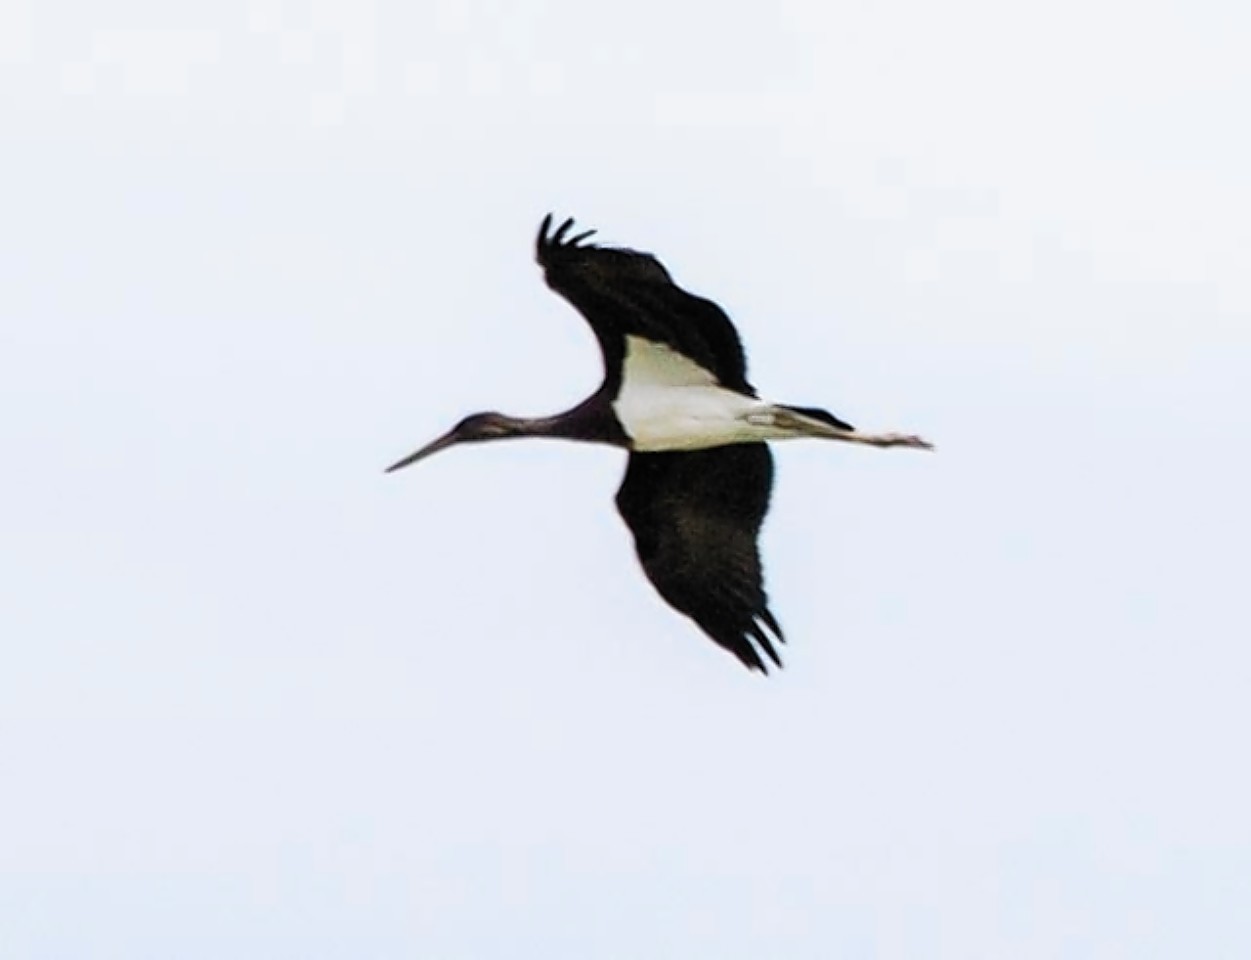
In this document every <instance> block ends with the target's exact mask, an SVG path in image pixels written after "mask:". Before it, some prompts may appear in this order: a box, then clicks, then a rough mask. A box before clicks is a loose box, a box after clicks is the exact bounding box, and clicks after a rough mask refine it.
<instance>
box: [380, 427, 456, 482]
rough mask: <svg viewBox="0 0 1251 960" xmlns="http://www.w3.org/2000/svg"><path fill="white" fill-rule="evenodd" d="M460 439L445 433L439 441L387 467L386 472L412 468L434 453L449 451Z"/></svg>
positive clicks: (434, 441) (453, 434) (428, 444)
mask: <svg viewBox="0 0 1251 960" xmlns="http://www.w3.org/2000/svg"><path fill="white" fill-rule="evenodd" d="M458 439H460V438H459V437H457V436H456V434H455V433H454V432H453V433H445V434H444V435H443V436H441V437H439V439H438V440H433V441H431V442H430V443H427V444H426V445H425V446H424V447H422V448H421V449H420V450H418V451H417V452H415V453H410V454H409V455H408V456H407V457H405V458H404V459H403V460H397V461H395V463H393V464H391V466H389V467H387V469H386V471H385V472H386V473H394V472H395V471H396V470H399V469H401V468H403V467H407V466H410V465H412V464H414V463H416V462H417V461H418V460H424V459H425V458H426V457H428V456H430V455H431V454H433V453H438V452H439V451H440V450H445V449H447V448H448V447H450V446H451V445H452V444H454V443H455V442H456V441H457V440H458Z"/></svg>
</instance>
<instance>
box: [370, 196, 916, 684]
mask: <svg viewBox="0 0 1251 960" xmlns="http://www.w3.org/2000/svg"><path fill="white" fill-rule="evenodd" d="M593 233H594V231H589V230H588V231H584V232H581V233H575V232H574V226H573V221H572V220H565V221H564V222H563V223H561V224H560V225H559V226H558V227H556V228H555V230H553V229H552V217H551V216H550V215H548V216H547V217H545V218H544V219H543V223H542V225H541V226H540V228H539V233H538V237H537V239H536V244H535V254H536V258H537V260H538V263H539V265H540V266H541V267H542V268H543V274H544V277H545V279H546V281H547V284H548V286H549V287H551V288H552V290H554V291H555V292H557V293H559V294H560V295H561V296H562V297H564V298H565V299H566V300H568V301H569V302H570V303H571V304H573V306H574V307H576V308H577V310H578V311H579V312H580V313H581V314H582V315H583V317H585V318H586V320H587V322H588V323H589V324H590V326H591V330H592V331H593V332H594V334H595V338H596V340H597V341H598V342H599V345H600V349H601V351H602V352H603V356H604V381H603V383H602V384H601V386H600V387H599V389H598V390H596V392H595V393H594V394H592V395H591V396H590V397H588V398H587V399H586V400H584V401H583V402H582V403H580V404H578V405H577V406H575V407H573V408H572V409H570V410H568V411H566V412H565V413H561V414H557V415H555V416H551V417H538V418H521V417H510V416H506V415H505V414H501V413H481V414H475V415H473V416H471V417H467V418H465V419H464V420H462V421H461V422H460V423H459V424H457V425H456V426H455V427H454V428H453V429H452V430H451V431H449V432H448V433H447V434H445V435H444V436H442V437H439V438H438V439H436V440H434V441H433V442H431V443H429V444H427V445H426V446H425V447H422V448H421V449H420V450H418V451H417V452H415V453H413V454H410V455H409V456H407V457H405V458H403V459H402V460H400V461H398V462H397V463H395V464H393V465H392V466H391V467H389V468H388V470H389V471H390V470H397V469H399V468H400V467H403V466H407V465H408V464H411V463H414V462H416V461H418V460H420V459H422V458H423V457H427V456H429V455H430V454H433V453H436V452H437V451H439V450H442V449H445V448H446V447H448V446H451V445H452V444H454V443H459V442H465V441H480V440H495V439H503V438H507V437H554V438H563V439H569V440H584V441H593V442H599V443H608V444H612V445H615V446H620V447H625V448H626V449H628V450H629V451H630V459H629V463H628V465H627V467H626V472H625V477H624V479H623V480H622V483H621V488H620V489H619V490H618V492H617V509H618V510H619V511H620V513H621V516H622V518H623V519H624V520H625V522H626V525H627V526H628V527H629V528H630V531H631V533H632V534H633V535H634V543H635V549H636V551H637V553H638V558H639V561H640V563H641V564H642V566H643V570H644V572H645V573H646V575H647V577H648V579H649V580H650V581H651V582H652V584H653V586H655V588H656V590H657V591H658V592H659V593H660V595H661V597H663V598H664V599H665V601H666V602H668V603H669V604H670V605H671V606H672V607H673V608H674V609H676V610H678V611H680V612H681V613H683V614H685V615H686V616H688V617H690V618H691V619H692V620H693V621H694V622H695V623H696V624H698V626H699V627H700V629H702V630H703V631H704V633H706V634H707V635H708V636H709V637H711V638H712V639H713V640H714V641H715V642H716V643H717V644H719V645H720V646H722V647H724V648H725V649H726V650H728V651H729V652H730V653H732V654H734V655H735V656H736V657H738V658H739V660H741V661H742V662H743V663H744V664H746V665H747V666H748V667H749V668H751V669H754V670H760V671H761V672H766V673H767V672H768V668H767V663H766V660H767V661H770V662H772V663H773V664H776V665H778V666H780V665H781V660H780V658H779V657H778V652H777V648H776V647H775V646H774V640H777V641H779V642H780V641H782V640H783V637H782V630H781V627H780V626H779V625H778V622H777V619H776V618H775V617H774V616H773V614H772V613H771V612H770V610H769V606H768V598H767V597H766V595H765V590H764V582H763V576H762V572H761V565H760V552H759V548H758V546H757V541H758V537H759V534H760V528H761V524H762V523H763V522H764V517H765V513H766V512H767V511H768V508H769V496H770V492H771V490H772V488H773V458H772V455H771V454H770V452H769V448H768V446H766V444H765V443H764V441H765V440H776V439H786V438H790V437H801V436H809V437H822V438H826V439H835V440H845V441H851V442H856V443H867V444H871V445H874V446H882V447H886V446H909V447H920V448H927V449H928V447H929V445H928V444H927V443H925V441H923V440H921V439H920V438H918V437H914V436H905V435H902V434H893V433H884V434H866V433H862V432H860V431H857V430H855V429H854V428H852V427H851V425H850V424H848V423H846V422H844V421H843V420H841V419H839V418H838V417H836V416H834V415H833V414H832V413H830V412H829V411H826V410H821V409H819V408H816V407H799V406H788V405H783V404H776V403H766V402H765V401H762V400H760V399H759V398H758V397H757V395H756V391H755V389H754V388H753V387H752V385H751V384H750V383H749V382H748V380H747V361H746V357H745V355H744V353H743V345H742V342H741V341H740V340H739V336H738V333H737V331H736V330H735V329H734V325H733V324H732V323H731V322H730V318H729V317H727V316H726V314H725V311H723V310H722V309H721V308H720V307H719V306H717V305H716V304H715V303H713V302H712V301H711V300H706V299H704V298H703V297H699V296H696V295H695V294H692V293H689V292H687V291H686V290H683V289H682V288H681V287H679V286H678V285H677V284H676V283H674V281H673V278H672V277H671V276H670V275H669V272H668V271H667V270H666V269H665V268H664V267H663V266H662V265H661V263H660V261H658V260H657V259H656V258H655V257H654V256H652V255H651V254H648V253H641V252H639V251H636V250H630V249H626V248H621V247H607V246H599V245H597V244H594V243H589V242H587V241H588V240H589V238H590V237H591V235H592V234H593ZM632 342H633V343H634V344H635V346H634V348H633V349H637V350H639V351H640V352H639V355H638V356H635V357H634V358H633V359H631V355H630V353H629V351H630V349H631V348H630V347H629V346H628V345H629V344H630V343H632ZM639 344H643V345H644V346H643V347H642V348H640V347H639V346H638V345H639ZM631 364H633V366H631ZM631 370H632V371H633V372H632V373H631V372H630V371H631ZM627 377H630V378H639V379H638V381H637V382H635V381H633V380H630V381H629V382H627ZM627 394H628V395H629V402H624V400H625V398H626V397H627ZM762 654H763V655H762Z"/></svg>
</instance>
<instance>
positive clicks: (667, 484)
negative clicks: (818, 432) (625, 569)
mask: <svg viewBox="0 0 1251 960" xmlns="http://www.w3.org/2000/svg"><path fill="white" fill-rule="evenodd" d="M772 486H773V457H772V455H771V454H770V453H769V448H768V447H767V446H766V445H765V444H763V443H743V444H733V445H731V446H726V447H714V448H712V449H708V450H695V451H691V452H681V453H632V454H630V464H629V466H628V467H627V468H626V474H625V480H623V481H622V484H621V489H620V490H619V491H617V509H618V510H619V511H620V512H621V516H622V517H623V518H624V519H625V522H626V524H627V525H628V526H629V528H630V530H631V531H632V532H633V534H634V546H635V549H636V550H637V551H638V555H639V560H640V561H641V562H642V564H643V570H644V571H645V572H646V574H647V578H648V579H649V580H651V582H652V584H653V585H654V586H655V587H656V589H657V590H658V591H660V595H661V596H662V597H664V598H665V600H666V601H667V602H668V603H669V604H670V606H672V607H674V608H675V609H677V610H678V611H680V612H682V613H684V614H686V615H687V616H688V617H690V618H691V619H692V620H694V621H695V622H696V623H697V624H699V626H700V628H701V629H702V630H703V631H704V632H705V633H706V634H708V636H710V637H712V639H713V640H715V641H716V642H717V643H719V644H720V645H721V646H723V647H725V649H727V650H729V651H730V652H731V653H732V654H734V655H735V656H736V657H738V658H739V659H740V660H742V661H743V663H745V664H746V665H747V666H748V667H750V668H752V669H755V670H760V671H761V672H762V673H768V670H767V669H766V666H765V662H764V661H763V660H762V659H761V657H760V650H763V651H764V652H765V653H766V654H768V656H769V659H771V660H772V661H773V662H774V663H775V664H777V665H778V666H779V667H780V666H781V665H782V661H781V660H779V659H778V654H777V651H776V650H775V649H774V648H773V643H772V642H771V641H770V639H769V635H768V634H767V633H765V631H764V629H763V627H762V626H761V625H762V624H763V626H764V627H768V628H769V630H771V631H772V632H773V634H774V636H776V637H777V639H778V640H783V639H784V638H783V636H782V630H781V628H780V627H779V626H778V622H777V620H775V619H774V618H773V614H771V613H770V612H769V608H768V598H767V597H766V596H765V592H764V585H763V583H762V577H761V572H760V552H759V549H758V548H757V546H756V537H757V535H758V534H759V533H760V525H761V523H762V522H763V521H764V516H765V512H766V511H767V510H768V509H769V493H770V490H771V488H772ZM753 641H755V642H754V643H753ZM757 647H759V649H757Z"/></svg>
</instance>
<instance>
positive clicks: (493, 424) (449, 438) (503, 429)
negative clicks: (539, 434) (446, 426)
mask: <svg viewBox="0 0 1251 960" xmlns="http://www.w3.org/2000/svg"><path fill="white" fill-rule="evenodd" d="M518 427H519V422H518V421H517V420H516V419H514V418H513V417H509V416H506V415H505V414H502V413H494V412H491V413H474V414H470V415H469V416H467V417H465V419H464V420H462V421H461V422H460V423H458V424H456V426H454V427H452V429H451V430H449V431H448V432H447V433H445V434H443V436H441V437H439V438H438V439H437V440H432V441H431V442H430V443H428V444H426V445H425V446H424V447H422V448H421V449H420V450H418V451H416V452H415V453H410V454H409V455H408V456H407V457H405V458H404V459H403V460H398V461H396V462H395V463H393V464H391V466H389V467H387V470H386V472H387V473H391V472H392V471H395V470H399V469H400V468H401V467H407V466H409V465H410V464H414V463H416V462H417V461H418V460H424V459H425V458H426V457H428V456H430V455H431V454H434V453H438V452H439V451H440V450H446V449H447V448H448V447H450V446H451V445H452V444H454V443H467V442H470V441H473V440H500V439H502V438H504V437H515V436H517V431H518Z"/></svg>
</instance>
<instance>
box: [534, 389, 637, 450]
mask: <svg viewBox="0 0 1251 960" xmlns="http://www.w3.org/2000/svg"><path fill="white" fill-rule="evenodd" d="M513 422H514V423H515V424H516V426H517V436H525V437H552V438H555V439H559V440H587V441H597V442H599V443H611V444H616V445H618V446H625V445H626V443H627V438H626V435H625V431H624V430H623V429H622V428H621V424H620V422H619V421H618V420H617V417H616V415H615V414H614V413H613V411H612V407H611V406H610V405H608V404H607V403H602V402H600V401H599V400H598V398H596V397H591V398H589V399H587V400H585V401H583V402H582V403H580V404H578V405H577V406H576V407H574V408H573V409H572V410H566V411H565V412H564V413H557V414H554V415H553V416H550V417H517V418H514V421H513Z"/></svg>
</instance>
